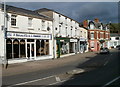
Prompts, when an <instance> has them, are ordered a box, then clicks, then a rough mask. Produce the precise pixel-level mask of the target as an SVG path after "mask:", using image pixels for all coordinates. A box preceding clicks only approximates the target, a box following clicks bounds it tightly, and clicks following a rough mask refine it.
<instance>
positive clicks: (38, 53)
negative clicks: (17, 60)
mask: <svg viewBox="0 0 120 87" xmlns="http://www.w3.org/2000/svg"><path fill="white" fill-rule="evenodd" d="M40 55H41V47H40V40H37V41H36V56H40Z"/></svg>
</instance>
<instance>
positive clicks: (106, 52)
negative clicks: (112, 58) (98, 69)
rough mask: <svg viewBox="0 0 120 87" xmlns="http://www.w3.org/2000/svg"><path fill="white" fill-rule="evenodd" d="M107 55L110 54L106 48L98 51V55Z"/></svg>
mask: <svg viewBox="0 0 120 87" xmlns="http://www.w3.org/2000/svg"><path fill="white" fill-rule="evenodd" d="M109 53H110V51H109V49H108V48H107V47H105V48H101V49H100V54H109Z"/></svg>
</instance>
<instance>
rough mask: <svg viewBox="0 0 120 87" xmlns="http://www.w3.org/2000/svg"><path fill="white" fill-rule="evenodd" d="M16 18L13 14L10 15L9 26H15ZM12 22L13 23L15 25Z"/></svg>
mask: <svg viewBox="0 0 120 87" xmlns="http://www.w3.org/2000/svg"><path fill="white" fill-rule="evenodd" d="M16 18H17V15H15V14H12V15H11V26H17V19H16ZM12 22H15V24H14V23H12Z"/></svg>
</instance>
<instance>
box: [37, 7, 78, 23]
mask: <svg viewBox="0 0 120 87" xmlns="http://www.w3.org/2000/svg"><path fill="white" fill-rule="evenodd" d="M35 11H37V12H45V11H52V12H55V13H57V14H60V15H62V16H64V17H66V18H69V19H71V20H73V21H75V22H77V23H79V24H80V22H78V21H76V20H74V19H72V18H70V17H68V16H65V15H64V14H61V13H59V12H57V11H55V10H53V9H48V8H42V9H38V10H35Z"/></svg>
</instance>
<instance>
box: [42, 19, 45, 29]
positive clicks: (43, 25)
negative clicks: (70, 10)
mask: <svg viewBox="0 0 120 87" xmlns="http://www.w3.org/2000/svg"><path fill="white" fill-rule="evenodd" d="M42 30H45V21H44V20H42Z"/></svg>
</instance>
